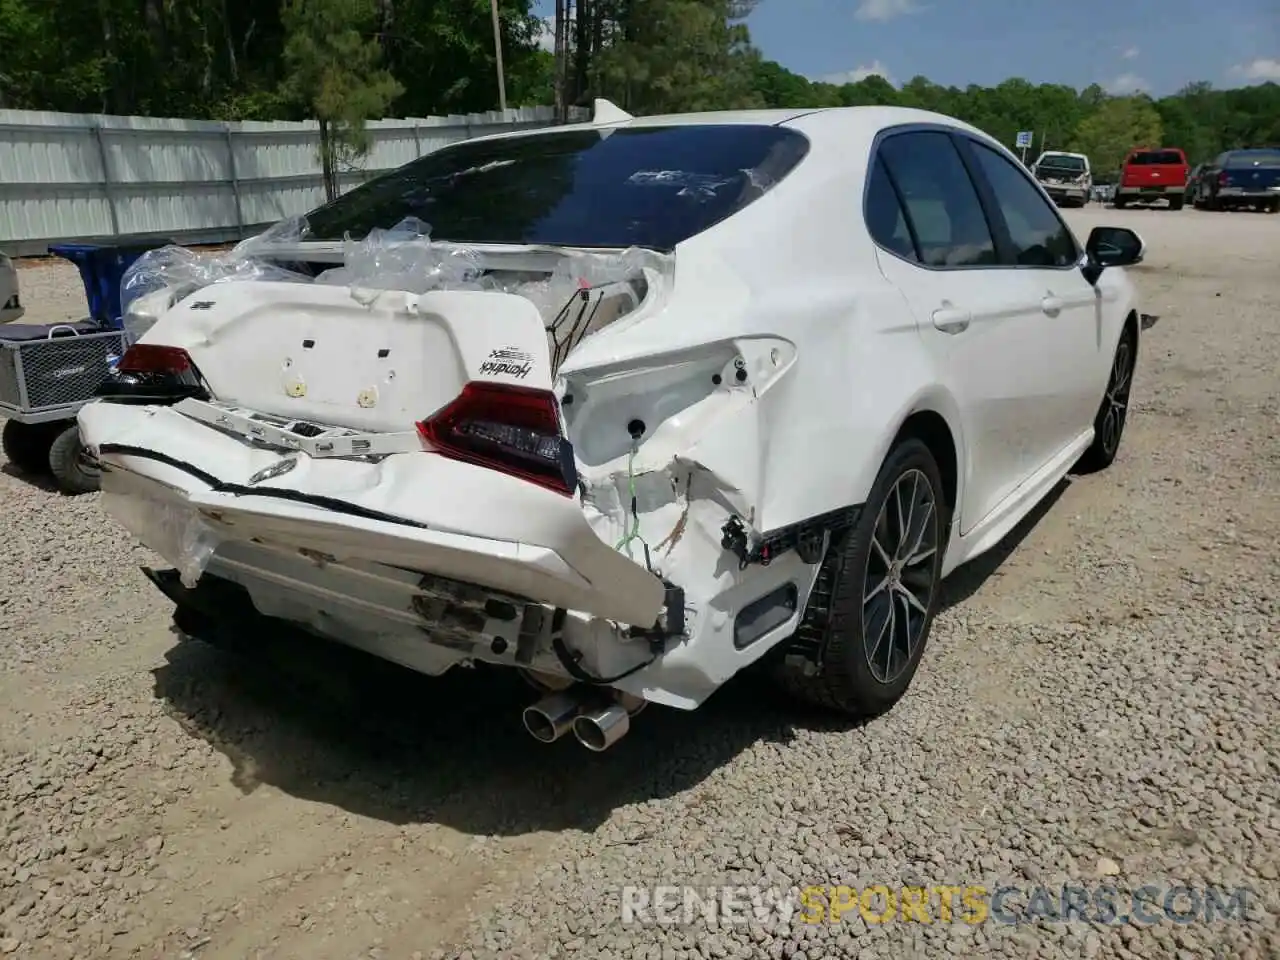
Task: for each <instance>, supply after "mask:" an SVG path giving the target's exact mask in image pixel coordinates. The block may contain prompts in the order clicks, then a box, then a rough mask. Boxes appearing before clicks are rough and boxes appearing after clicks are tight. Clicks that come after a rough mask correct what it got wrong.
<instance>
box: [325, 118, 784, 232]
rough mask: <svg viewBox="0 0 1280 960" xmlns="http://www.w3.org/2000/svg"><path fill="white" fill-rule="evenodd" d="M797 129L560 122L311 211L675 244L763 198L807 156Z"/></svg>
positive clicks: (363, 227) (333, 220)
mask: <svg viewBox="0 0 1280 960" xmlns="http://www.w3.org/2000/svg"><path fill="white" fill-rule="evenodd" d="M808 149H809V141H808V140H807V139H805V138H804V137H803V136H802V135H801V134H799V133H797V132H796V131H794V130H788V129H785V128H782V127H775V126H764V125H755V124H691V125H678V126H670V127H637V128H620V129H619V128H615V129H607V128H606V129H603V130H561V131H548V132H546V133H536V134H530V135H526V136H520V137H511V138H506V139H500V140H489V141H479V142H464V143H460V144H455V145H452V146H449V147H445V148H443V149H441V150H437V151H435V152H434V153H429V154H427V155H426V156H424V157H421V158H420V159H418V160H414V161H412V162H410V163H408V164H406V165H405V166H403V167H401V168H399V169H398V170H394V171H392V172H391V173H388V174H384V175H383V176H381V177H378V178H377V179H375V180H371V181H369V182H368V183H367V184H364V185H362V186H360V187H357V188H355V189H354V190H352V191H350V192H349V193H347V194H344V195H343V196H341V197H338V198H337V199H336V200H334V201H333V202H331V203H328V204H326V205H325V206H323V207H320V208H319V209H317V210H315V211H313V212H312V213H309V214H308V215H307V221H308V223H309V225H310V228H311V232H310V239H315V240H340V239H342V237H343V235H344V234H350V235H351V237H353V238H356V239H358V238H360V237H363V236H365V235H366V234H367V233H368V232H369V231H370V230H371V229H373V228H374V227H381V228H384V229H388V228H390V227H393V226H395V225H396V224H397V223H399V222H400V221H401V220H403V219H404V218H405V217H417V218H419V219H420V220H422V221H424V222H425V223H428V224H430V226H431V236H432V238H434V239H437V240H448V241H453V242H457V243H495V244H551V245H564V246H578V247H629V246H638V247H651V248H653V249H657V250H670V249H671V248H673V247H674V246H675V245H676V244H678V243H680V242H681V241H683V240H686V239H688V238H689V237H691V236H693V235H695V234H698V233H701V232H702V231H704V230H706V229H707V228H709V227H711V226H713V225H714V224H716V223H718V222H719V221H721V220H723V219H725V218H726V217H728V216H730V215H732V214H734V213H736V212H738V211H739V210H741V209H742V208H743V207H745V206H747V205H748V204H750V203H751V202H752V201H753V200H755V199H756V198H758V197H760V196H762V195H763V194H764V193H765V192H766V191H768V190H769V189H770V188H771V187H772V186H773V185H774V184H775V183H777V182H778V181H779V180H781V179H782V178H783V177H785V176H786V175H787V174H788V173H790V172H791V171H792V170H793V169H794V168H795V166H796V165H797V164H798V163H799V162H800V161H801V160H802V159H803V158H804V156H805V154H806V153H807V152H808Z"/></svg>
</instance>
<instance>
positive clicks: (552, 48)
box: [538, 17, 556, 53]
mask: <svg viewBox="0 0 1280 960" xmlns="http://www.w3.org/2000/svg"><path fill="white" fill-rule="evenodd" d="M538 49H539V50H545V51H547V53H555V52H556V18H555V17H543V18H542V32H541V33H539V34H538Z"/></svg>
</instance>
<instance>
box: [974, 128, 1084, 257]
mask: <svg viewBox="0 0 1280 960" xmlns="http://www.w3.org/2000/svg"><path fill="white" fill-rule="evenodd" d="M972 150H973V155H974V156H975V157H976V158H977V160H978V166H979V167H981V168H982V174H983V176H985V177H986V178H987V182H988V183H990V184H991V189H992V190H993V191H994V192H995V195H996V203H997V204H998V205H999V207H1000V214H1001V215H1002V216H1003V217H1004V222H1005V224H1006V225H1007V226H1008V228H1009V236H1010V239H1012V240H1013V247H1014V255H1015V257H1016V262H1017V263H1018V265H1019V266H1024V267H1069V266H1073V265H1074V264H1075V263H1076V261H1077V260H1078V259H1079V258H1080V251H1079V250H1077V249H1076V242H1075V239H1074V238H1073V237H1072V236H1071V231H1069V230H1068V229H1067V227H1066V225H1065V224H1064V223H1063V222H1062V220H1061V218H1060V217H1059V216H1058V213H1057V211H1056V210H1054V208H1053V207H1052V205H1051V204H1050V203H1049V201H1048V200H1046V199H1045V198H1044V197H1043V196H1041V194H1040V191H1039V190H1037V189H1036V188H1035V187H1034V186H1033V185H1032V183H1031V181H1030V180H1028V179H1027V178H1026V177H1025V176H1024V175H1023V173H1022V171H1021V170H1019V169H1018V167H1017V166H1015V165H1014V164H1012V163H1010V162H1009V161H1008V160H1006V159H1005V158H1004V157H1002V156H1001V155H1000V154H998V153H996V151H994V150H992V149H991V148H990V147H986V146H983V145H982V144H980V143H973V144H972Z"/></svg>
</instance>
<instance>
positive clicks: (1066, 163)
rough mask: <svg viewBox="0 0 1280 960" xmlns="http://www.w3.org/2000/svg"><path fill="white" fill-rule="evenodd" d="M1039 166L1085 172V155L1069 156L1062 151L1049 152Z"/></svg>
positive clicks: (1042, 168) (1041, 167) (1071, 171)
mask: <svg viewBox="0 0 1280 960" xmlns="http://www.w3.org/2000/svg"><path fill="white" fill-rule="evenodd" d="M1037 166H1038V167H1039V168H1040V169H1041V170H1063V171H1066V172H1068V173H1084V157H1068V156H1066V155H1065V154H1061V153H1056V154H1055V153H1047V154H1045V155H1044V157H1042V158H1041V160H1040V163H1039V164H1037Z"/></svg>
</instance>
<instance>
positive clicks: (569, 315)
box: [121, 217, 674, 368]
mask: <svg viewBox="0 0 1280 960" xmlns="http://www.w3.org/2000/svg"><path fill="white" fill-rule="evenodd" d="M309 239H310V238H309V227H308V224H307V221H306V218H305V217H293V218H290V219H288V220H282V221H281V222H280V223H278V224H276V225H275V226H273V227H271V228H270V229H269V230H267V231H265V232H264V233H262V234H259V235H258V236H256V237H250V238H249V239H247V240H245V241H243V242H241V243H240V244H239V245H237V246H236V247H235V248H234V249H233V250H231V251H230V252H229V253H227V254H224V255H222V256H210V255H207V254H199V253H196V252H194V251H191V250H188V249H185V248H183V247H174V246H170V247H162V248H160V249H157V250H151V251H148V252H147V253H145V254H143V255H142V256H141V257H139V258H138V260H137V261H136V262H135V263H134V264H133V265H132V266H131V267H130V268H129V270H128V271H126V273H125V275H124V279H123V281H122V283H121V303H122V305H123V307H124V312H125V327H126V330H127V331H128V333H129V334H130V337H131V338H132V339H135V340H136V339H137V337H139V336H140V335H141V334H142V333H143V332H145V330H146V329H147V328H149V327H150V325H151V324H153V323H154V322H155V321H156V319H158V317H159V316H160V315H161V314H163V313H164V312H165V311H166V310H167V309H168V308H169V307H170V306H172V305H173V304H174V303H176V302H178V301H179V300H181V299H182V298H184V297H186V296H188V295H190V294H191V293H193V292H195V291H196V290H198V289H200V288H201V287H205V286H208V285H210V284H214V283H220V282H224V281H227V280H284V281H290V282H296V283H312V282H314V283H321V284H327V285H334V286H344V287H347V288H348V290H349V291H350V294H351V297H352V299H353V300H354V301H355V302H357V303H358V304H361V305H362V306H366V307H367V306H370V305H371V304H373V303H374V302H375V301H376V300H377V298H378V296H379V295H380V294H381V293H383V292H385V291H388V290H395V291H403V292H406V293H411V294H425V293H428V292H430V291H433V290H474V291H491V292H495V293H508V294H515V295H517V296H521V297H524V298H525V299H527V300H529V301H531V302H532V303H533V304H534V306H535V307H537V309H538V312H539V313H540V314H541V315H542V319H543V324H544V326H545V327H546V329H547V332H548V340H549V342H550V346H551V352H552V357H553V367H556V368H558V367H559V365H560V363H562V362H563V361H564V359H565V357H566V356H567V355H568V352H569V351H570V350H572V349H573V347H574V346H576V345H577V344H578V343H579V342H581V340H582V339H583V337H585V336H587V335H588V334H590V333H593V332H594V331H596V330H598V329H600V328H602V327H604V326H607V325H608V324H609V323H612V322H613V321H614V320H616V319H618V318H619V317H621V316H624V315H625V314H627V313H629V312H631V311H632V310H635V309H636V308H637V307H638V306H639V305H640V303H641V302H642V301H643V300H644V298H645V295H646V290H647V289H648V287H649V285H650V283H651V282H652V281H653V279H655V278H656V277H669V276H670V273H671V271H672V269H673V265H674V259H673V258H672V257H671V256H669V255H666V254H661V253H657V252H655V251H652V250H648V249H645V248H641V247H632V248H630V249H627V250H623V251H621V252H617V253H596V252H589V251H585V250H574V249H570V248H562V247H541V246H535V247H525V248H518V249H516V250H515V251H514V254H515V256H516V259H519V260H521V261H522V266H521V267H520V268H519V269H516V268H514V266H513V264H514V261H513V260H512V259H511V255H512V251H504V250H502V249H501V248H500V247H495V248H492V249H485V248H480V247H471V246H468V245H466V244H458V243H452V242H440V241H434V240H432V239H431V227H430V225H429V224H427V223H425V222H423V221H422V220H419V219H417V218H416V217H407V218H405V219H404V220H402V221H401V222H400V223H398V224H396V225H395V226H394V227H391V228H390V229H381V228H375V229H373V230H371V231H370V232H369V234H368V235H367V236H365V237H364V238H363V239H361V240H353V239H351V238H347V239H346V240H345V241H344V242H343V244H342V256H343V262H342V265H341V266H335V267H333V268H331V269H328V270H325V271H323V272H322V273H320V274H319V275H318V276H316V277H314V278H313V277H311V276H309V275H307V274H303V273H299V272H295V271H293V270H290V269H288V268H287V267H286V266H284V265H282V264H289V263H292V262H294V261H297V260H298V259H300V257H303V256H305V254H303V253H302V252H301V251H299V249H298V245H299V244H305V243H306V242H307V241H308V240H309ZM328 253H329V255H330V256H332V248H329V251H328ZM530 262H532V263H534V264H539V265H542V264H544V265H545V266H543V267H542V269H530V266H529V263H530ZM636 281H643V283H637V282H636Z"/></svg>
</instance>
